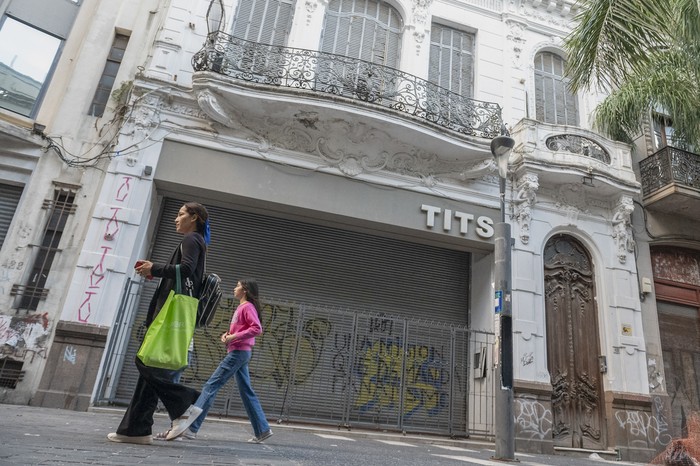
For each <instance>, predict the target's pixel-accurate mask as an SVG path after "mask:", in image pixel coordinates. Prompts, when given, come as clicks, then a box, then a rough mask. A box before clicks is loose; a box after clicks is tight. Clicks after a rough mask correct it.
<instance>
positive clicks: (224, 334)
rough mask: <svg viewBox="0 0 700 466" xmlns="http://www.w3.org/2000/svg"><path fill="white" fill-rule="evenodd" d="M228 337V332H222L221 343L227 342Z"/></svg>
mask: <svg viewBox="0 0 700 466" xmlns="http://www.w3.org/2000/svg"><path fill="white" fill-rule="evenodd" d="M226 337H228V332H224V333H222V334H221V336H220V337H219V339H220V340H221V343H226V342H227V341H228V340H226Z"/></svg>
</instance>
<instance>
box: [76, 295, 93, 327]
mask: <svg viewBox="0 0 700 466" xmlns="http://www.w3.org/2000/svg"><path fill="white" fill-rule="evenodd" d="M85 294H86V295H87V298H85V300H84V301H83V302H82V303H81V304H80V307H79V308H78V320H79V321H80V322H87V321H88V319H89V318H90V314H92V305H91V304H90V300H91V299H92V297H93V296H94V295H96V294H97V292H95V291H86V292H85ZM85 307H87V312H85V311H83V309H84V308H85ZM83 313H85V315H84V316H83Z"/></svg>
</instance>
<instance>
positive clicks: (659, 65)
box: [594, 51, 700, 144]
mask: <svg viewBox="0 0 700 466" xmlns="http://www.w3.org/2000/svg"><path fill="white" fill-rule="evenodd" d="M685 59H686V56H685V54H684V53H682V52H680V51H669V53H667V54H665V55H663V56H658V57H657V59H656V60H655V61H654V62H653V63H651V66H650V67H649V69H647V70H645V72H643V73H641V74H630V75H628V76H627V79H626V80H625V82H624V83H622V84H621V85H620V87H619V88H618V89H616V90H615V91H613V92H612V93H611V94H610V95H609V96H608V97H607V98H606V99H605V100H604V101H603V102H602V103H601V104H600V105H599V106H598V108H597V109H596V111H595V114H594V126H595V127H596V128H597V129H598V130H599V131H601V132H602V133H604V134H607V135H608V136H609V137H611V138H613V139H617V140H620V141H624V142H631V141H632V138H633V137H634V136H635V135H637V134H639V133H640V132H641V129H642V128H641V124H642V121H644V119H645V117H646V116H647V115H648V114H649V112H650V110H652V109H662V110H663V112H664V113H665V114H667V115H670V116H671V118H672V119H673V127H674V129H675V131H676V135H677V136H678V137H679V138H680V139H683V140H685V141H687V142H689V143H691V144H697V143H698V142H700V125H698V122H700V80H699V79H698V78H699V76H698V75H697V74H696V73H693V72H689V70H688V69H687V67H683V66H682V64H683V63H684V62H685ZM679 65H681V66H679Z"/></svg>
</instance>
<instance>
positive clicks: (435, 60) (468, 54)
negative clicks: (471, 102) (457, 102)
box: [428, 23, 474, 97]
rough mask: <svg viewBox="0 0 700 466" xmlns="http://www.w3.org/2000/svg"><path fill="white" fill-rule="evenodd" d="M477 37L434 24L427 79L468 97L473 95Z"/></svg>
mask: <svg viewBox="0 0 700 466" xmlns="http://www.w3.org/2000/svg"><path fill="white" fill-rule="evenodd" d="M473 59H474V35H473V34H470V33H467V32H464V31H459V30H457V29H453V28H450V27H447V26H443V25H441V24H437V23H433V25H432V31H431V35H430V67H429V74H428V79H429V80H430V81H431V82H433V83H435V84H437V85H439V86H440V87H444V88H445V89H449V90H450V91H452V92H455V93H457V94H460V95H462V96H465V97H471V96H472V94H473V87H474V86H473V80H474V77H473V70H472V66H473V65H472V62H473Z"/></svg>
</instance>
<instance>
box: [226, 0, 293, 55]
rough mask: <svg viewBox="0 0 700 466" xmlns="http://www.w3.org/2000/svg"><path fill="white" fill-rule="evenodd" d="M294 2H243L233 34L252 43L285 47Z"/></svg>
mask: <svg viewBox="0 0 700 466" xmlns="http://www.w3.org/2000/svg"><path fill="white" fill-rule="evenodd" d="M292 8H293V4H292V0H264V1H261V0H242V1H241V2H240V4H239V5H238V11H237V12H236V15H235V16H234V18H233V24H232V25H231V34H232V35H233V36H235V37H239V38H241V39H246V40H249V41H252V42H257V43H261V44H272V45H285V44H286V43H287V37H288V36H289V30H290V28H291V25H292Z"/></svg>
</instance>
